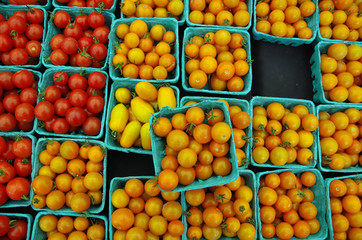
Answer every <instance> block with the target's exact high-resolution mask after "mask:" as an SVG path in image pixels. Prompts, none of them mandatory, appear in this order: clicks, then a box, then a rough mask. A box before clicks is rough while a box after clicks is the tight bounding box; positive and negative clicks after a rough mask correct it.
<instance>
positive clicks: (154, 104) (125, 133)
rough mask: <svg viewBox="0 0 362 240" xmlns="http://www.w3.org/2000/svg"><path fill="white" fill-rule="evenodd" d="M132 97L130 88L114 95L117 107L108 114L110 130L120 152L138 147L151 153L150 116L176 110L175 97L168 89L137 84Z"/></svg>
mask: <svg viewBox="0 0 362 240" xmlns="http://www.w3.org/2000/svg"><path fill="white" fill-rule="evenodd" d="M134 90H135V94H134V95H132V92H131V90H130V89H129V88H125V87H120V88H118V89H117V90H116V91H115V94H114V97H115V98H116V100H117V102H118V104H116V105H115V106H114V107H113V109H112V112H111V117H110V120H109V129H110V130H111V131H112V133H111V135H112V137H114V138H116V139H117V141H118V142H119V144H120V146H121V147H123V148H130V147H141V148H143V149H145V150H151V136H150V123H149V119H150V117H151V115H152V114H153V113H155V112H157V111H158V110H159V109H161V108H163V107H165V106H168V107H170V108H175V107H176V106H177V102H176V95H175V92H174V90H173V89H172V88H171V87H168V86H163V87H160V88H158V89H157V88H156V87H155V86H154V85H152V84H151V83H149V82H138V83H137V84H136V86H135V89H134Z"/></svg>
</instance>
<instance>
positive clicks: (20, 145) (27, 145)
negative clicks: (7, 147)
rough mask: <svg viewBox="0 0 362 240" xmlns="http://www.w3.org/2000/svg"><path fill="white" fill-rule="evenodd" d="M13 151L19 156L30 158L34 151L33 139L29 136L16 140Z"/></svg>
mask: <svg viewBox="0 0 362 240" xmlns="http://www.w3.org/2000/svg"><path fill="white" fill-rule="evenodd" d="M11 151H12V152H13V153H14V154H15V156H17V157H19V158H29V157H30V156H31V153H32V141H31V140H30V139H29V138H21V139H20V140H15V142H14V143H13V147H12V149H11Z"/></svg>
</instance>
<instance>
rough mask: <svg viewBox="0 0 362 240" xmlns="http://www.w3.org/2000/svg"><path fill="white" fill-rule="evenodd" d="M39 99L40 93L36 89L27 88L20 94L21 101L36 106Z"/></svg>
mask: <svg viewBox="0 0 362 240" xmlns="http://www.w3.org/2000/svg"><path fill="white" fill-rule="evenodd" d="M37 97H38V92H37V91H36V90H35V89H34V88H31V87H29V88H25V89H23V90H22V91H21V92H20V101H21V102H22V103H30V104H31V105H34V104H35V103H36V99H37Z"/></svg>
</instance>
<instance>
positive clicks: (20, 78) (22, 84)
mask: <svg viewBox="0 0 362 240" xmlns="http://www.w3.org/2000/svg"><path fill="white" fill-rule="evenodd" d="M12 80H13V83H14V85H15V86H16V87H18V88H28V87H31V86H32V85H33V82H34V76H33V74H32V73H31V72H30V71H28V70H20V71H17V72H16V73H14V75H13V79H12Z"/></svg>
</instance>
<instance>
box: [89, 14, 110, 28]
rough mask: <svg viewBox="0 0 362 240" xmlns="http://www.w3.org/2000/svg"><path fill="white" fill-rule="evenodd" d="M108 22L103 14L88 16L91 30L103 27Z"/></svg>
mask: <svg viewBox="0 0 362 240" xmlns="http://www.w3.org/2000/svg"><path fill="white" fill-rule="evenodd" d="M105 22H106V19H105V18H104V16H103V14H102V13H98V12H92V13H91V14H89V15H88V24H89V26H90V27H91V28H93V29H96V28H97V27H102V26H103V25H104V24H105Z"/></svg>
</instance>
